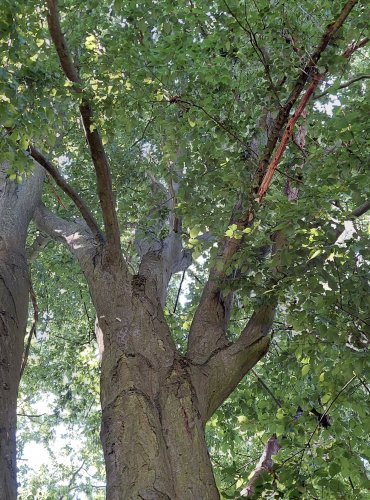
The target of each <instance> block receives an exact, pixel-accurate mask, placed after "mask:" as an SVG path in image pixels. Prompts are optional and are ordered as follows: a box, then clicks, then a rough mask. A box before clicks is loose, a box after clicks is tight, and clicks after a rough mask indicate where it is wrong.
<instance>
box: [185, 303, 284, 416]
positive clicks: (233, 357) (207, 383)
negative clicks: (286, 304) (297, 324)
mask: <svg viewBox="0 0 370 500" xmlns="http://www.w3.org/2000/svg"><path fill="white" fill-rule="evenodd" d="M274 314H275V306H265V307H261V308H260V309H259V310H258V311H256V312H255V313H254V314H253V315H252V317H251V319H250V320H249V322H248V324H247V326H246V327H245V328H244V330H243V332H242V333H241V335H240V337H239V339H238V340H237V341H236V342H234V343H233V344H229V345H228V346H226V347H223V348H220V349H219V350H217V351H215V352H214V353H213V354H212V355H211V356H210V358H209V359H208V360H206V361H205V362H204V363H202V364H199V365H194V367H193V368H194V370H195V371H196V372H197V377H196V382H195V384H196V386H197V384H198V387H197V389H198V394H200V395H201V398H200V399H201V403H202V416H203V418H204V421H205V422H206V421H207V420H208V419H209V418H210V417H211V416H212V415H213V413H214V412H215V411H216V409H217V408H218V407H219V406H220V405H221V404H222V403H223V402H224V401H225V399H226V398H227V397H228V395H229V394H230V393H231V392H232V391H233V390H234V389H235V387H236V386H237V385H238V383H239V382H240V381H241V379H242V378H243V377H244V376H245V374H246V373H248V371H249V370H250V369H251V368H253V366H254V365H255V364H256V363H257V362H258V361H259V360H260V359H261V358H262V357H263V356H264V355H265V354H266V352H267V350H268V347H269V344H270V340H269V337H268V334H269V332H270V329H271V327H272V322H273V318H274ZM200 391H201V392H200Z"/></svg>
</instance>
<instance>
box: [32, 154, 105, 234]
mask: <svg viewBox="0 0 370 500" xmlns="http://www.w3.org/2000/svg"><path fill="white" fill-rule="evenodd" d="M29 151H30V153H31V156H32V158H33V159H34V160H36V161H37V162H38V163H39V164H40V165H41V166H42V167H44V169H45V170H46V171H47V172H48V173H49V174H50V175H51V176H52V178H53V179H54V180H55V182H56V183H57V184H58V186H59V187H60V188H61V189H62V190H63V191H64V192H65V193H66V194H67V195H68V196H69V197H70V198H71V200H72V201H73V203H74V204H75V205H76V207H77V208H78V210H79V211H80V213H81V215H82V217H83V218H84V219H85V221H86V224H87V225H88V226H89V228H90V229H91V232H92V233H93V235H94V236H95V238H96V240H97V241H98V242H99V243H101V242H102V240H103V235H102V234H101V232H100V229H99V226H98V224H97V222H96V220H95V219H94V217H93V216H92V215H91V213H90V210H89V209H88V207H87V205H86V204H85V202H84V200H83V199H82V198H81V196H80V195H79V194H78V193H77V191H76V190H75V189H74V188H73V187H72V186H70V185H69V184H68V182H67V181H66V180H65V179H64V178H63V177H62V176H61V175H60V173H59V172H58V170H57V169H56V168H55V167H54V166H53V165H52V164H51V162H50V161H49V160H48V158H46V156H45V155H43V154H42V153H41V152H40V151H39V150H38V149H36V148H34V147H33V146H30V148H29Z"/></svg>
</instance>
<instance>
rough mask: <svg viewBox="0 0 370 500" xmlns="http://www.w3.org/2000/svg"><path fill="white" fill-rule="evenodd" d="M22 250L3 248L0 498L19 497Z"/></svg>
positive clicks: (23, 316) (0, 273) (24, 280)
mask: <svg viewBox="0 0 370 500" xmlns="http://www.w3.org/2000/svg"><path fill="white" fill-rule="evenodd" d="M28 282H29V278H28V269H27V263H26V259H25V256H24V254H23V253H18V252H16V251H10V252H8V251H4V250H3V251H0V381H1V382H0V498H1V499H4V500H5V499H6V500H12V499H13V498H14V499H15V498H16V490H17V479H16V442H15V431H16V420H17V416H16V415H17V395H18V386H19V380H20V369H21V363H22V353H23V339H24V333H25V329H26V322H27V309H28V287H27V284H28Z"/></svg>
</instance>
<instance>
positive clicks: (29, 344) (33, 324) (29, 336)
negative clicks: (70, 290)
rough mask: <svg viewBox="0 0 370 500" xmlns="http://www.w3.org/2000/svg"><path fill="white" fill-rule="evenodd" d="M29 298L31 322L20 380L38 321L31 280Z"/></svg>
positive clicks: (37, 308)
mask: <svg viewBox="0 0 370 500" xmlns="http://www.w3.org/2000/svg"><path fill="white" fill-rule="evenodd" d="M30 297H31V302H32V306H33V320H32V325H31V329H30V332H29V334H28V337H27V342H26V347H25V349H24V353H23V360H22V366H21V371H20V378H22V375H23V372H24V370H25V368H26V365H27V360H28V355H29V353H30V348H31V341H32V337H33V336H35V337H36V325H37V322H38V320H39V307H38V304H37V299H36V294H35V291H34V289H33V285H32V280H31V279H30Z"/></svg>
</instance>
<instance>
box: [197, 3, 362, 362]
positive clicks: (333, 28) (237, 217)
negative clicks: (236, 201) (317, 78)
mask: <svg viewBox="0 0 370 500" xmlns="http://www.w3.org/2000/svg"><path fill="white" fill-rule="evenodd" d="M357 2H358V0H349V1H348V2H347V3H346V4H345V6H344V7H343V9H342V11H341V13H340V15H339V16H338V17H337V19H336V20H335V21H334V22H333V23H331V24H330V25H329V26H328V27H327V29H326V31H325V33H324V35H323V36H322V38H321V41H320V43H319V45H318V46H317V48H316V49H315V50H314V52H313V53H312V54H311V56H310V57H309V58H308V61H307V62H306V64H305V66H304V68H303V69H302V71H301V74H300V76H299V77H298V79H297V80H296V83H295V85H294V87H293V89H292V91H291V93H290V95H289V97H288V99H287V100H286V102H285V104H284V106H282V107H281V108H280V110H279V112H278V115H277V118H276V120H275V122H274V125H273V127H272V130H271V131H270V133H269V137H268V140H267V145H266V147H265V150H264V153H263V156H262V159H261V160H260V162H259V164H258V168H257V171H256V174H255V177H254V185H253V189H252V190H251V192H250V193H249V197H248V205H247V206H246V207H244V206H238V205H237V206H236V207H235V210H234V212H235V214H234V216H232V217H231V220H230V224H236V225H237V228H238V229H239V230H241V231H242V230H244V229H245V228H247V227H248V226H251V225H252V224H253V221H254V218H255V213H256V210H257V208H258V203H257V200H258V192H259V190H260V188H261V184H262V181H263V179H264V176H265V174H266V171H267V169H268V167H269V164H270V161H271V157H272V154H273V151H274V149H275V146H276V144H277V142H278V139H279V137H280V133H281V130H282V129H283V127H284V126H285V125H286V124H287V122H288V120H289V114H290V111H291V109H292V107H293V106H294V105H295V104H296V102H297V100H298V98H299V96H300V94H301V92H302V90H303V89H304V87H305V85H306V83H307V82H308V81H309V79H310V78H311V77H312V74H313V73H314V71H315V68H316V64H317V63H318V61H319V59H320V57H321V55H322V53H323V52H324V51H325V49H326V48H327V46H328V44H329V42H330V40H331V39H332V37H333V36H334V35H335V33H336V32H337V31H338V29H339V28H340V27H341V26H342V24H343V23H344V21H345V20H346V18H347V16H348V15H349V13H350V12H351V10H352V9H353V7H354V6H355V5H356V3H357ZM309 89H310V87H309ZM309 89H308V90H307V91H309V96H310V95H312V92H313V90H314V89H313V90H312V91H311V90H309ZM309 96H308V97H309ZM297 118H298V117H297ZM288 138H289V137H288ZM256 198H257V200H256ZM244 241H245V238H242V239H240V240H237V239H235V238H227V237H225V238H224V239H223V242H222V245H221V249H220V253H219V257H218V264H219V265H218V267H214V268H213V269H211V271H210V276H209V280H208V283H207V285H206V287H205V289H204V291H203V294H202V298H201V302H200V304H199V306H198V309H197V311H196V314H195V317H194V321H193V325H192V328H191V331H190V334H189V350H188V351H189V354H190V355H191V357H192V358H193V359H197V360H200V359H203V360H204V359H206V357H207V355H209V353H211V352H212V351H214V350H215V349H216V348H217V346H218V345H220V344H226V343H227V339H226V331H225V328H224V324H225V321H226V318H227V314H228V311H227V308H223V309H224V312H223V311H222V307H221V308H220V307H218V304H217V302H219V301H220V297H221V296H222V292H221V290H222V286H223V284H224V282H225V279H226V278H227V268H228V266H229V264H230V263H231V261H232V258H233V257H234V255H235V254H236V253H237V252H238V251H239V249H240V248H241V246H242V245H243V244H244ZM220 264H221V266H220ZM216 308H217V309H218V312H217V317H216V318H214V319H213V320H212V321H216V322H217V325H216V328H215V329H203V330H202V328H201V325H202V324H203V325H204V324H205V319H206V321H207V318H210V317H211V315H213V314H214V311H215V309H216ZM215 332H216V334H215Z"/></svg>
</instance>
